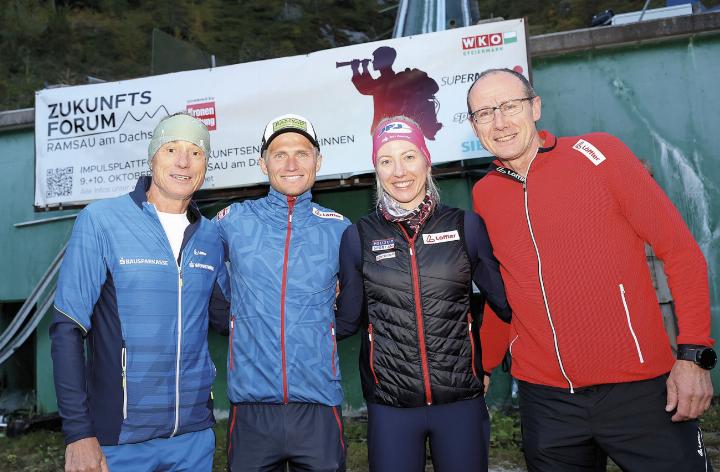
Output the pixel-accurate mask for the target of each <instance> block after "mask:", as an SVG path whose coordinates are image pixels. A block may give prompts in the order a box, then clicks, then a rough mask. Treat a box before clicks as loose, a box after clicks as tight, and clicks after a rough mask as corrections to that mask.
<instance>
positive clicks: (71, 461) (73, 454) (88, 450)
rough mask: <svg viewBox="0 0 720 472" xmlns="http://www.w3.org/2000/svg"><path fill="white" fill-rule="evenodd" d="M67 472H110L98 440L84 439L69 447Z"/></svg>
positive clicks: (66, 452)
mask: <svg viewBox="0 0 720 472" xmlns="http://www.w3.org/2000/svg"><path fill="white" fill-rule="evenodd" d="M65 472H109V469H108V466H107V463H106V462H105V456H104V455H103V453H102V449H100V443H99V442H98V440H97V439H96V438H84V439H80V440H77V441H75V442H72V443H70V444H68V445H67V447H66V448H65Z"/></svg>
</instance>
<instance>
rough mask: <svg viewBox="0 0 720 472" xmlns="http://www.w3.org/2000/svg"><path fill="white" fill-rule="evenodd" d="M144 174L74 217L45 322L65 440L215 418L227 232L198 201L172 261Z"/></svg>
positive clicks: (140, 435)
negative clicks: (213, 354)
mask: <svg viewBox="0 0 720 472" xmlns="http://www.w3.org/2000/svg"><path fill="white" fill-rule="evenodd" d="M149 185H150V178H149V177H142V178H141V179H140V180H139V181H138V184H137V186H136V188H135V190H134V191H133V192H132V193H130V194H127V195H123V196H120V197H117V198H112V199H108V200H103V201H99V202H95V203H92V204H90V205H88V206H87V207H86V208H85V209H84V210H83V211H82V212H80V214H79V215H78V218H77V221H76V223H75V226H74V228H73V233H72V236H71V238H70V242H69V244H68V249H67V252H66V254H65V258H64V260H63V263H62V267H61V270H60V276H59V279H58V286H57V293H56V297H55V307H54V315H53V316H54V318H53V322H52V324H51V327H50V336H51V339H52V358H53V367H54V377H55V389H56V393H57V399H58V411H59V413H60V416H61V417H62V419H63V432H64V434H65V441H66V443H71V442H73V441H77V440H79V439H82V438H85V437H97V438H98V440H99V442H100V444H102V445H116V444H125V443H137V442H142V441H146V440H149V439H154V438H160V437H170V436H173V435H177V434H183V433H187V432H191V431H199V430H203V429H206V428H208V427H210V426H212V424H213V423H214V418H213V413H212V400H211V392H210V389H211V386H212V383H213V380H214V378H215V366H214V365H213V363H212V361H211V359H210V355H209V352H208V346H207V332H208V325H212V326H213V328H215V329H216V330H218V331H220V332H227V329H228V309H229V303H228V302H227V300H229V298H230V295H229V294H230V289H229V282H228V277H227V271H226V267H225V263H224V255H223V246H222V242H221V240H220V236H219V234H218V231H217V228H216V227H215V226H214V225H213V224H212V223H211V222H210V221H208V220H207V219H205V218H204V217H202V216H201V215H200V212H199V210H198V209H197V206H196V205H195V204H194V203H193V204H191V205H190V208H189V210H188V218H189V220H190V225H189V226H188V228H187V229H186V231H185V235H184V239H183V243H182V249H181V255H180V257H179V258H178V260H177V261H176V260H175V259H174V256H173V252H172V249H171V247H170V243H169V242H168V240H167V236H166V235H165V231H164V230H163V228H162V225H161V223H160V220H159V219H158V216H157V212H156V211H155V208H154V206H153V205H151V204H149V203H148V202H147V197H146V192H147V190H148V188H149ZM85 341H87V353H86V352H85Z"/></svg>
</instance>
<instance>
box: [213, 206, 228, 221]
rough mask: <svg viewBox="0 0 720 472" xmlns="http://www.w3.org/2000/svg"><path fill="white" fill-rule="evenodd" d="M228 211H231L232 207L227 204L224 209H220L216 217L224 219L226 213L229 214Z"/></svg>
mask: <svg viewBox="0 0 720 472" xmlns="http://www.w3.org/2000/svg"><path fill="white" fill-rule="evenodd" d="M228 213H230V207H229V206H226V207H225V208H223V209H222V210H220V211H219V212H218V214H217V216H215V218H216V219H217V220H218V221H220V220H222V219H223V218H225V215H227V214H228Z"/></svg>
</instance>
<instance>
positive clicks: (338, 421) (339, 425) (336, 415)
mask: <svg viewBox="0 0 720 472" xmlns="http://www.w3.org/2000/svg"><path fill="white" fill-rule="evenodd" d="M332 411H333V415H334V416H335V421H336V422H337V425H338V429H339V430H340V445H341V446H342V448H343V452H345V439H343V426H342V421H341V420H340V415H339V414H338V411H337V407H336V406H334V407H332Z"/></svg>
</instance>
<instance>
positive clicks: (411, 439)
mask: <svg viewBox="0 0 720 472" xmlns="http://www.w3.org/2000/svg"><path fill="white" fill-rule="evenodd" d="M373 165H374V166H375V172H376V178H377V194H378V198H377V208H376V210H375V211H374V212H373V213H371V214H369V215H367V216H365V217H363V218H361V219H360V220H359V221H358V222H357V223H356V224H354V225H352V226H350V227H348V229H347V230H346V231H345V233H344V234H343V238H342V242H341V245H340V288H341V291H340V296H339V297H338V301H337V302H338V303H337V308H338V309H337V315H336V316H337V320H336V329H337V336H338V337H339V338H343V337H347V336H350V335H352V334H354V333H355V332H356V331H357V330H358V329H360V327H361V326H362V328H363V329H364V330H365V332H366V335H365V336H363V338H362V339H363V340H362V346H361V351H360V376H361V380H362V388H363V395H364V397H365V401H366V402H367V405H368V420H369V423H368V454H369V459H370V469H371V470H372V471H374V472H386V471H387V472H403V471H408V472H420V471H423V470H425V441H426V439H427V438H429V439H430V448H431V451H432V460H433V465H434V466H435V470H438V471H443V472H446V471H450V472H453V471H458V472H461V471H462V472H467V471H486V470H487V453H488V443H489V435H490V425H489V418H488V414H487V408H486V406H485V401H484V399H483V372H482V367H481V362H480V361H481V350H480V345H479V338H478V334H477V333H478V329H477V328H478V327H477V326H476V325H477V324H479V323H474V319H473V314H472V313H471V312H470V297H471V295H472V291H473V288H472V283H473V282H475V284H476V285H477V287H478V288H479V289H480V291H481V293H482V295H483V296H484V297H485V299H486V300H487V301H488V302H489V304H490V307H491V308H492V309H493V310H494V311H495V313H496V314H497V315H498V316H500V317H501V318H503V319H505V320H506V321H509V319H510V313H511V312H510V307H509V306H508V304H507V300H506V298H505V288H504V286H503V283H502V279H501V277H500V272H499V268H498V262H497V260H496V259H495V257H494V256H493V254H492V247H491V245H490V241H489V239H488V235H487V231H486V229H485V225H484V223H483V222H482V220H481V219H480V217H479V216H477V215H476V214H475V213H473V212H466V211H464V210H461V209H457V208H449V207H447V206H444V205H442V204H441V203H440V201H439V196H438V191H437V187H436V185H435V182H434V181H433V178H432V175H431V171H432V167H431V161H430V153H429V151H428V149H427V146H426V144H425V139H424V137H423V135H422V131H421V130H420V128H419V127H418V125H417V124H416V123H415V122H414V121H412V120H410V119H409V118H407V117H404V116H398V117H393V118H389V119H386V120H383V121H381V122H380V124H379V125H378V128H377V129H376V131H375V133H374V135H373ZM478 314H479V313H478Z"/></svg>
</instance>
